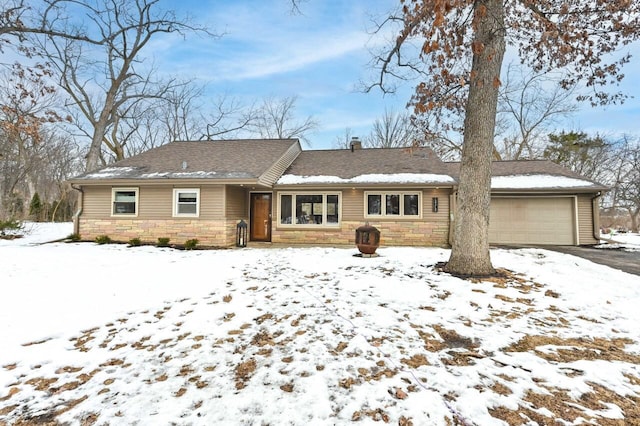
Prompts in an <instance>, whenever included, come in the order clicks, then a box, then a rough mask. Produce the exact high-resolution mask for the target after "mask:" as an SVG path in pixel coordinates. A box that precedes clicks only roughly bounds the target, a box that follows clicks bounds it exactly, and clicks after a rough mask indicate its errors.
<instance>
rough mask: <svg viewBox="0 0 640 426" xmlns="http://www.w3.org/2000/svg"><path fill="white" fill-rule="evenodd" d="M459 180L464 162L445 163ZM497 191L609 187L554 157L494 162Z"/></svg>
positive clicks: (599, 189)
mask: <svg viewBox="0 0 640 426" xmlns="http://www.w3.org/2000/svg"><path fill="white" fill-rule="evenodd" d="M444 165H445V169H446V170H447V171H448V173H449V174H451V175H452V176H454V177H455V178H456V180H459V179H460V163H459V162H447V163H444ZM491 176H492V184H491V187H492V189H493V190H517V189H532V190H536V189H538V190H542V189H558V190H560V189H567V188H569V187H570V188H573V189H583V190H585V191H604V190H607V189H608V188H607V187H606V186H604V185H602V184H600V183H598V182H594V181H592V180H589V179H587V178H585V177H584V176H581V175H579V174H578V173H575V172H573V171H571V170H569V169H567V168H565V167H563V166H561V165H559V164H556V163H554V162H553V161H550V160H517V161H494V162H492V163H491Z"/></svg>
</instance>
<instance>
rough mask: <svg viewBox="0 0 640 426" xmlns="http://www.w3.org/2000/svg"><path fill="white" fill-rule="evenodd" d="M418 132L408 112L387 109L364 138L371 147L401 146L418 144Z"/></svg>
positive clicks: (366, 144) (367, 145)
mask: <svg viewBox="0 0 640 426" xmlns="http://www.w3.org/2000/svg"><path fill="white" fill-rule="evenodd" d="M417 139H418V133H417V131H416V128H415V126H414V125H413V123H412V121H411V116H410V115H409V114H408V113H406V112H401V113H400V112H395V111H392V110H387V109H385V111H384V114H383V115H382V117H379V118H376V119H375V121H374V122H373V128H372V129H371V133H369V134H368V135H367V136H365V138H364V145H365V146H366V147H369V148H400V147H404V146H412V145H414V144H416V142H417Z"/></svg>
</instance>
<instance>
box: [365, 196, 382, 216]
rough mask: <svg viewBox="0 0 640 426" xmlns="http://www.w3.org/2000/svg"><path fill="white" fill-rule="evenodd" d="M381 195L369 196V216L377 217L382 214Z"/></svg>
mask: <svg viewBox="0 0 640 426" xmlns="http://www.w3.org/2000/svg"><path fill="white" fill-rule="evenodd" d="M380 199H381V196H380V195H368V196H367V214H369V215H376V214H382V202H381V201H380Z"/></svg>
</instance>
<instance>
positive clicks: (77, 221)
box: [71, 184, 84, 235]
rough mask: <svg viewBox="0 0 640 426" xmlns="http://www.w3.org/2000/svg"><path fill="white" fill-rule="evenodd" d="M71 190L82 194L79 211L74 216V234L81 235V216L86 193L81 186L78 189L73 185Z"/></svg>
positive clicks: (79, 200)
mask: <svg viewBox="0 0 640 426" xmlns="http://www.w3.org/2000/svg"><path fill="white" fill-rule="evenodd" d="M71 188H73V189H75V190H76V191H78V192H79V193H80V195H79V199H78V210H77V211H76V212H75V213H74V214H73V233H74V234H76V235H80V215H81V214H82V207H83V205H84V191H83V190H82V187H81V186H78V187H76V186H74V184H71Z"/></svg>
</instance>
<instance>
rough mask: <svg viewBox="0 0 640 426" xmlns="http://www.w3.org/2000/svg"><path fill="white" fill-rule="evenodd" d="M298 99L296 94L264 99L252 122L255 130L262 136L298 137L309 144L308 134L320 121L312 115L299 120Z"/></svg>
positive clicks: (269, 137) (278, 137)
mask: <svg viewBox="0 0 640 426" xmlns="http://www.w3.org/2000/svg"><path fill="white" fill-rule="evenodd" d="M296 101H297V97H295V96H289V97H285V98H281V99H276V98H273V97H269V98H266V99H264V100H263V102H262V104H261V105H260V106H259V108H258V110H259V112H258V116H257V118H256V120H255V121H253V123H252V124H251V128H252V129H253V132H254V133H256V134H258V135H260V137H262V138H267V139H288V138H298V139H300V140H301V141H302V142H304V143H307V144H308V143H309V139H308V134H309V133H310V132H311V131H313V130H315V129H316V128H317V127H318V121H316V120H315V119H314V118H313V117H312V116H308V117H306V118H304V119H302V120H298V119H297V118H296V116H295V112H296V111H295V110H296Z"/></svg>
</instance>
